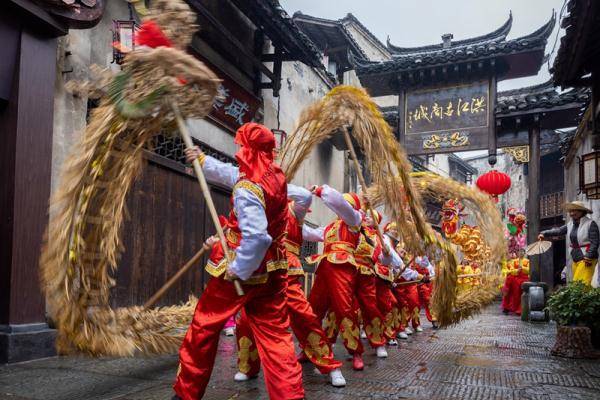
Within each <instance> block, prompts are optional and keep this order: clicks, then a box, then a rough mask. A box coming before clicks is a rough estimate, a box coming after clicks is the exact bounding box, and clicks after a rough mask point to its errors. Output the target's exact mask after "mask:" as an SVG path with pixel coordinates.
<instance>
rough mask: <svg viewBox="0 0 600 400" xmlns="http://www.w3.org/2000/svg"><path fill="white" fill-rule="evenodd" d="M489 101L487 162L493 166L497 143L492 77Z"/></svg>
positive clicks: (494, 88) (493, 78)
mask: <svg viewBox="0 0 600 400" xmlns="http://www.w3.org/2000/svg"><path fill="white" fill-rule="evenodd" d="M470 65H471V64H469V66H470ZM488 90H489V100H488V103H489V104H488V123H489V131H488V156H489V158H488V162H489V164H490V165H492V166H493V165H495V164H496V161H497V158H496V148H497V147H498V146H497V143H496V138H497V132H496V124H495V123H494V119H495V115H496V114H495V110H496V77H495V76H492V77H491V78H490V83H489V89H488Z"/></svg>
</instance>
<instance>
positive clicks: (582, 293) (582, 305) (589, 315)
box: [546, 281, 600, 328]
mask: <svg viewBox="0 0 600 400" xmlns="http://www.w3.org/2000/svg"><path fill="white" fill-rule="evenodd" d="M546 309H547V310H549V311H550V315H551V317H552V319H553V320H555V321H556V323H558V324H559V325H585V326H589V327H590V328H594V327H595V328H599V327H600V288H598V289H594V288H592V287H591V286H588V285H586V284H584V283H582V282H579V281H577V282H571V283H569V284H568V285H567V286H566V287H564V288H562V289H560V290H559V291H558V292H556V293H554V294H553V295H552V296H550V299H549V300H548V305H547V307H546Z"/></svg>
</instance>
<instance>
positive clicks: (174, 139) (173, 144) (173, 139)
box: [150, 134, 237, 166]
mask: <svg viewBox="0 0 600 400" xmlns="http://www.w3.org/2000/svg"><path fill="white" fill-rule="evenodd" d="M192 140H193V141H194V144H195V145H197V146H198V147H200V149H201V150H202V151H203V152H204V153H205V154H206V155H209V156H211V157H214V158H216V159H217V160H219V161H223V162H227V163H231V164H233V165H237V163H236V161H235V158H233V157H231V156H229V155H227V154H225V153H222V152H220V151H218V150H215V149H214V148H212V147H210V146H209V145H207V144H205V143H202V142H200V141H198V140H196V139H192ZM150 148H151V150H152V151H153V152H154V153H156V154H158V155H159V156H162V157H165V158H168V159H169V160H173V161H176V162H178V163H179V164H182V165H185V166H188V164H186V162H185V153H184V150H185V143H183V140H181V138H180V137H179V136H171V135H162V134H161V135H156V136H154V137H153V138H152V141H151V144H150Z"/></svg>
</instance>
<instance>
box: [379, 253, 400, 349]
mask: <svg viewBox="0 0 600 400" xmlns="http://www.w3.org/2000/svg"><path fill="white" fill-rule="evenodd" d="M375 274H376V275H377V279H376V281H375V286H376V292H377V308H378V309H379V311H381V313H382V314H383V316H384V323H383V333H384V335H385V337H386V339H387V340H394V339H396V335H397V334H398V333H399V332H400V330H401V329H402V330H403V329H404V328H403V327H402V322H401V314H400V313H401V311H400V305H399V303H398V300H396V297H395V296H394V293H393V290H392V284H393V283H394V273H393V271H392V269H391V268H390V267H388V266H387V265H383V264H381V263H377V264H375Z"/></svg>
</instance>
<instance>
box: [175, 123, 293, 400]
mask: <svg viewBox="0 0 600 400" xmlns="http://www.w3.org/2000/svg"><path fill="white" fill-rule="evenodd" d="M235 143H237V144H239V145H241V148H240V150H239V151H238V152H237V153H236V159H237V161H238V163H239V165H240V167H239V179H238V180H237V182H236V183H235V185H233V187H234V188H233V212H232V213H230V217H229V221H228V225H229V231H230V232H231V235H230V237H231V238H232V239H233V240H231V241H230V243H229V244H230V245H232V249H233V251H234V255H235V259H234V260H233V262H232V263H231V265H228V263H227V262H222V263H220V265H219V268H216V269H210V270H209V272H210V273H211V275H213V278H212V279H210V281H209V282H208V285H207V286H206V289H205V291H204V293H203V294H202V296H201V297H200V299H199V300H198V305H197V306H196V311H195V313H194V317H193V319H192V323H191V325H190V327H189V329H188V331H187V333H186V335H185V338H184V340H183V343H182V345H181V349H180V351H179V361H180V363H179V370H178V373H177V380H176V382H175V385H174V390H175V392H176V396H175V397H174V398H175V399H184V400H196V399H199V398H202V397H203V395H204V392H205V390H206V386H207V385H208V382H209V379H210V375H211V373H212V369H213V367H214V362H215V357H216V353H217V347H218V342H219V333H220V331H221V330H222V329H223V326H224V325H225V323H226V321H227V319H229V317H231V316H232V315H235V314H236V313H237V312H238V311H239V310H240V309H241V308H242V307H244V309H245V312H246V315H247V317H248V323H249V325H250V328H251V330H252V333H253V334H254V338H255V340H256V347H257V350H258V354H259V357H260V359H261V361H262V363H263V368H264V379H265V385H266V388H267V391H268V393H269V397H270V398H271V399H282V400H284V399H302V398H304V389H303V387H302V368H301V367H300V364H299V363H298V361H297V360H296V355H295V354H294V343H293V340H292V334H291V332H289V330H288V328H289V317H288V310H287V305H286V289H287V260H286V255H285V244H284V237H285V232H286V225H287V207H288V199H287V187H286V181H285V176H284V174H283V172H282V171H281V169H280V168H279V166H278V165H276V164H275V163H274V162H273V150H274V148H275V137H274V135H273V133H272V132H271V131H270V130H269V129H267V128H266V127H264V126H262V125H259V124H256V123H249V124H244V125H242V126H241V127H240V128H239V129H238V131H237V133H236V136H235ZM186 156H187V157H188V159H189V158H194V157H198V158H199V159H200V163H201V164H203V166H204V168H205V169H206V168H207V167H208V165H206V164H207V163H206V159H207V158H206V157H205V156H204V154H203V153H202V152H200V151H199V149H197V148H196V149H190V150H189V151H187V154H186ZM234 278H238V279H241V280H243V281H244V292H245V294H244V295H243V296H238V295H237V293H236V291H235V287H234V285H233V282H231V280H232V279H234Z"/></svg>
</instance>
